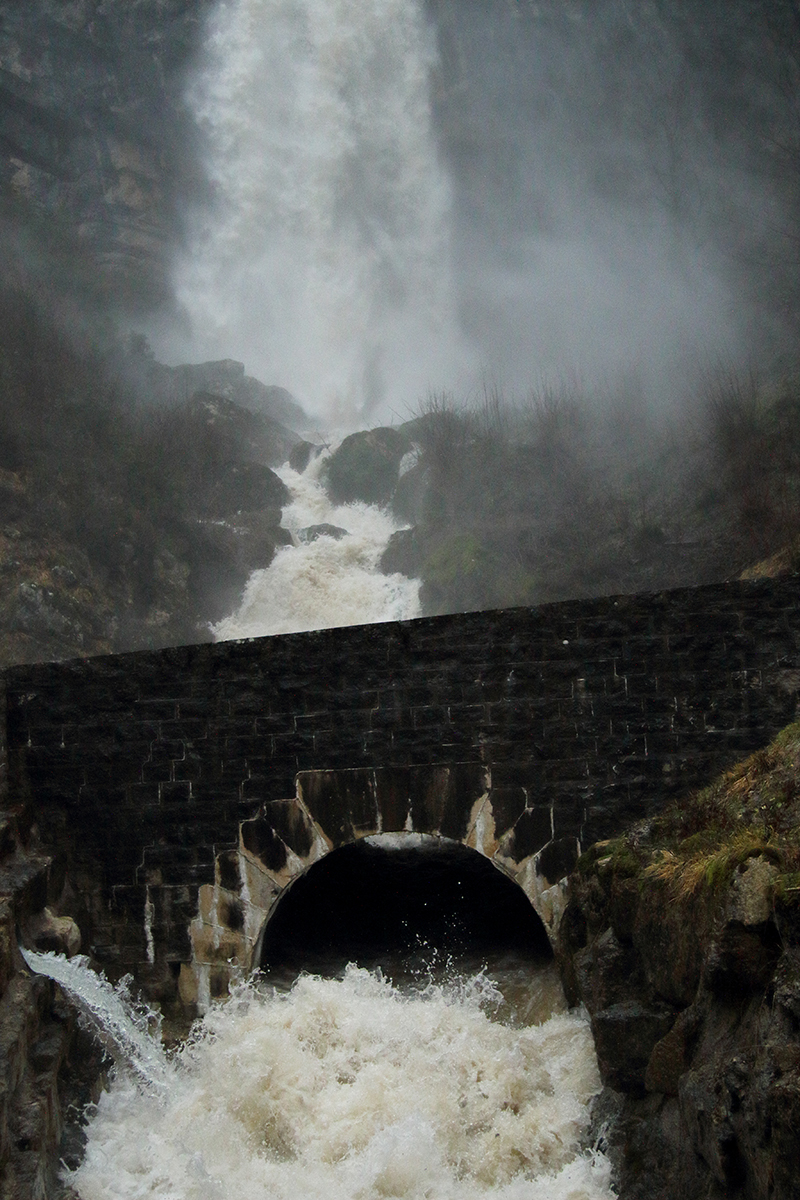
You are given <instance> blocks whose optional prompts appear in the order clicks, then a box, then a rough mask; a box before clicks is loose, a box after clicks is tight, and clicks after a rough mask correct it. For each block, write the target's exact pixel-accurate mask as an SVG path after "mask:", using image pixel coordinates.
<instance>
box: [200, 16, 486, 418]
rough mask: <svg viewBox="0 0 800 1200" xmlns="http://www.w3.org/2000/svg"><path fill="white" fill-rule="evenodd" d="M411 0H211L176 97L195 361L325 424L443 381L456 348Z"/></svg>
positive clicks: (426, 58) (441, 179) (444, 208)
mask: <svg viewBox="0 0 800 1200" xmlns="http://www.w3.org/2000/svg"><path fill="white" fill-rule="evenodd" d="M436 61H437V58H436V47H435V37H434V34H433V31H432V29H431V28H430V26H429V24H428V22H427V20H426V17H425V14H424V7H423V3H422V0H222V2H221V3H219V4H218V6H217V7H216V9H215V10H214V13H213V15H212V17H211V19H210V22H209V25H208V29H207V35H206V48H205V55H204V58H203V61H202V63H201V65H200V67H199V68H198V71H197V73H196V76H195V79H194V82H193V85H192V86H191V89H190V92H189V104H190V108H191V109H192V110H193V112H194V114H195V117H196V119H197V122H198V125H199V127H200V129H201V131H202V133H203V137H204V139H205V158H206V168H207V172H208V175H209V177H210V180H211V184H212V188H213V192H214V203H213V204H212V205H211V207H210V208H209V209H206V210H205V211H204V212H203V213H198V214H197V216H196V223H195V228H194V236H193V238H192V239H191V244H190V245H189V248H188V252H187V253H186V255H185V256H184V258H183V259H182V261H181V262H180V264H179V265H178V268H177V275H176V289H177V294H178V298H179V300H180V301H181V303H182V305H183V307H184V309H185V310H186V312H187V313H188V315H189V317H190V320H191V323H192V326H193V329H194V335H195V342H196V345H197V346H198V347H202V354H203V356H204V357H206V358H207V357H209V356H210V354H213V353H218V354H219V356H220V357H223V356H224V357H229V356H231V355H233V356H236V357H238V358H240V359H242V360H244V361H245V362H246V363H247V365H248V369H249V370H250V371H251V372H253V373H255V374H257V375H258V376H259V377H260V378H263V379H268V380H274V381H277V382H279V383H281V384H282V385H284V386H286V387H288V388H290V389H291V390H292V391H293V392H294V393H295V395H297V397H298V398H299V399H300V400H301V401H302V403H303V404H304V405H305V406H306V407H307V409H308V410H309V411H312V412H317V413H319V412H323V411H324V412H325V414H326V416H327V418H328V420H329V423H331V419H332V418H333V419H334V420H335V421H336V422H337V423H338V424H341V425H348V424H350V425H352V424H354V423H357V422H359V421H361V420H362V419H364V418H365V417H366V416H367V415H370V414H373V415H374V414H375V412H376V411H377V410H382V415H384V416H386V415H388V413H389V410H390V409H391V408H392V407H394V408H395V409H396V410H399V411H400V412H401V413H402V412H403V411H408V410H409V408H410V407H412V406H413V405H414V404H415V403H416V402H417V401H418V399H419V398H420V396H422V395H425V393H426V392H427V391H428V389H429V388H431V387H435V386H437V385H438V386H441V385H442V384H443V383H447V384H452V383H453V382H454V380H455V379H456V377H457V375H458V364H459V363H460V364H462V366H463V364H464V362H465V354H464V347H463V345H462V343H461V338H460V335H459V332H458V320H457V316H456V306H455V301H454V299H453V285H452V279H451V274H452V272H451V262H450V253H451V251H450V224H451V220H450V211H451V191H450V184H449V180H448V176H447V173H446V171H445V169H444V167H443V165H442V163H441V162H440V160H439V155H438V153H437V146H436V140H435V137H434V132H433V122H432V114H431V96H430V90H431V75H432V72H433V71H434V69H435V67H436Z"/></svg>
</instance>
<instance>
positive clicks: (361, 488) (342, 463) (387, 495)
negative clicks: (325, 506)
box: [325, 427, 409, 504]
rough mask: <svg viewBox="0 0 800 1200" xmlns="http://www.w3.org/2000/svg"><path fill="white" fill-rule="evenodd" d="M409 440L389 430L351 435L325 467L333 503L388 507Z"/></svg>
mask: <svg viewBox="0 0 800 1200" xmlns="http://www.w3.org/2000/svg"><path fill="white" fill-rule="evenodd" d="M408 446H409V443H408V440H407V438H406V437H405V435H404V434H403V433H402V431H401V430H399V429H393V428H390V427H385V428H380V429H370V430H368V431H366V432H364V433H351V434H350V436H349V437H346V438H345V439H344V441H343V442H342V444H341V445H340V446H339V448H338V449H337V450H335V451H334V453H333V454H332V455H331V457H330V458H329V459H328V461H327V463H326V464H325V483H326V485H327V489H328V492H329V494H330V496H331V499H332V500H333V501H334V502H335V503H336V504H349V503H350V502H352V501H353V500H363V501H365V503H367V504H388V503H389V501H390V500H391V498H392V496H393V494H394V491H395V488H396V487H397V482H398V479H399V475H400V462H401V460H402V458H403V455H404V454H405V453H406V451H407V450H408Z"/></svg>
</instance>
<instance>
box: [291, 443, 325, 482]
mask: <svg viewBox="0 0 800 1200" xmlns="http://www.w3.org/2000/svg"><path fill="white" fill-rule="evenodd" d="M324 449H325V447H324V446H317V445H315V444H314V442H306V441H302V442H297V443H295V445H294V446H292V449H291V452H290V454H289V466H290V467H291V468H292V470H293V471H297V472H298V473H299V474H301V475H302V473H303V471H305V469H306V467H307V466H308V464H309V463H310V462H311V461H312V459H314V458H316V457H317V455H318V454H320V453H321V451H322V450H324Z"/></svg>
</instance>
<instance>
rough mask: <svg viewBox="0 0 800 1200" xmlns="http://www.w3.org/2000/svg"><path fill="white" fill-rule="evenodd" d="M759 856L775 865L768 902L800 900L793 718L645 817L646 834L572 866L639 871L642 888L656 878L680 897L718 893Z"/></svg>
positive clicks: (798, 769)
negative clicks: (767, 740)
mask: <svg viewBox="0 0 800 1200" xmlns="http://www.w3.org/2000/svg"><path fill="white" fill-rule="evenodd" d="M759 857H761V858H764V859H766V860H767V861H768V862H770V863H772V864H773V865H774V867H776V868H777V874H776V876H775V879H774V883H773V885H772V890H773V902H774V903H776V904H782V905H788V904H798V903H800V722H796V723H794V724H792V725H789V726H787V728H786V729H784V730H783V731H782V732H781V733H780V734H779V735H778V737H777V738H776V739H775V740H774V741H773V742H772V743H771V745H769V746H767V747H766V749H764V750H759V751H757V752H756V753H755V754H752V755H750V757H749V758H747V759H745V760H744V761H743V762H741V763H739V764H737V765H736V766H735V767H733V768H731V770H729V771H726V772H725V773H724V774H723V775H721V776H720V777H719V778H718V779H716V780H715V781H714V782H713V783H712V784H710V785H709V786H708V787H706V788H703V789H702V790H701V791H698V792H696V793H694V794H693V795H691V796H689V797H688V799H683V800H682V801H680V802H677V803H675V804H673V805H671V806H670V807H669V808H668V809H667V810H666V811H665V812H664V813H663V814H661V815H660V816H659V817H658V818H656V819H655V820H654V821H653V822H651V823H650V825H649V827H648V829H647V836H646V838H643V837H642V831H641V830H636V831H634V832H633V833H632V834H630V835H627V836H626V837H624V838H619V839H616V840H615V841H613V842H600V843H598V844H597V845H596V846H593V847H591V849H590V850H589V851H588V852H587V853H586V854H585V855H583V857H582V858H581V860H580V862H579V864H578V870H579V872H580V873H582V874H584V875H588V874H589V873H591V872H598V873H602V872H603V871H604V870H609V871H611V872H613V874H614V876H615V877H622V876H626V877H628V878H631V877H633V876H638V877H639V880H640V883H641V885H642V886H643V887H644V886H646V885H647V884H648V883H656V884H660V885H662V886H663V887H665V888H666V890H667V892H668V894H669V896H670V898H671V899H672V900H674V901H675V902H677V903H680V902H682V901H686V900H690V899H693V898H696V897H698V896H700V895H705V896H706V897H708V898H710V899H712V900H713V899H716V898H719V897H721V896H722V895H724V893H725V892H726V890H727V888H728V886H729V884H730V882H731V880H732V878H733V877H734V874H735V873H736V871H737V870H738V869H739V868H741V867H742V866H743V865H744V864H745V863H746V862H747V861H748V860H749V859H751V858H759Z"/></svg>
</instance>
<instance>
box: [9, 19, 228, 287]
mask: <svg viewBox="0 0 800 1200" xmlns="http://www.w3.org/2000/svg"><path fill="white" fill-rule="evenodd" d="M207 8H208V4H207V3H206V2H205V0H139V2H137V3H135V4H130V3H125V2H124V0H110V2H109V0H74V2H72V3H69V4H64V3H59V2H58V0H30V2H29V3H25V4H15V3H2V4H0V201H1V202H2V203H1V205H0V217H2V218H4V223H5V226H6V228H5V230H4V233H5V235H6V236H5V238H4V241H5V245H6V253H8V251H9V248H10V245H11V243H12V242H13V243H16V244H17V246H18V247H21V248H22V250H23V254H24V257H25V258H26V260H27V261H28V263H29V265H30V258H31V255H32V254H33V255H35V256H40V257H41V260H42V262H41V269H42V273H43V274H49V281H50V283H51V285H53V286H56V287H57V286H58V284H59V282H62V283H63V284H64V286H68V287H70V288H72V289H74V287H75V279H74V273H75V269H76V266H78V267H79V269H80V271H81V273H82V281H81V282H82V284H83V285H84V286H85V287H86V289H87V290H88V291H90V292H92V293H93V294H94V295H95V298H97V297H98V296H105V297H106V299H107V300H108V299H109V298H110V299H112V301H113V303H114V304H115V305H121V306H123V307H128V308H133V309H142V308H147V307H149V306H152V305H153V304H158V303H161V302H164V301H166V300H167V299H168V298H169V285H168V278H167V272H168V271H169V266H170V255H169V253H168V249H169V247H170V245H171V244H172V242H173V241H174V238H175V236H176V235H177V234H179V233H180V229H181V223H182V220H183V219H184V216H185V212H186V202H187V198H188V197H189V196H191V194H192V193H193V191H194V190H195V189H196V188H198V187H201V186H202V184H201V173H200V170H199V167H198V166H197V163H196V155H195V132H194V127H193V125H192V123H191V121H190V120H189V118H188V116H187V114H186V112H185V110H184V108H183V100H182V97H183V90H184V86H185V76H186V71H187V69H188V68H189V66H190V64H191V62H192V58H193V55H194V53H195V52H196V49H197V46H198V43H199V39H200V36H201V32H202V20H203V16H204V13H205V12H206V10H207ZM53 276H55V277H56V278H53ZM71 276H72V278H71Z"/></svg>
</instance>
